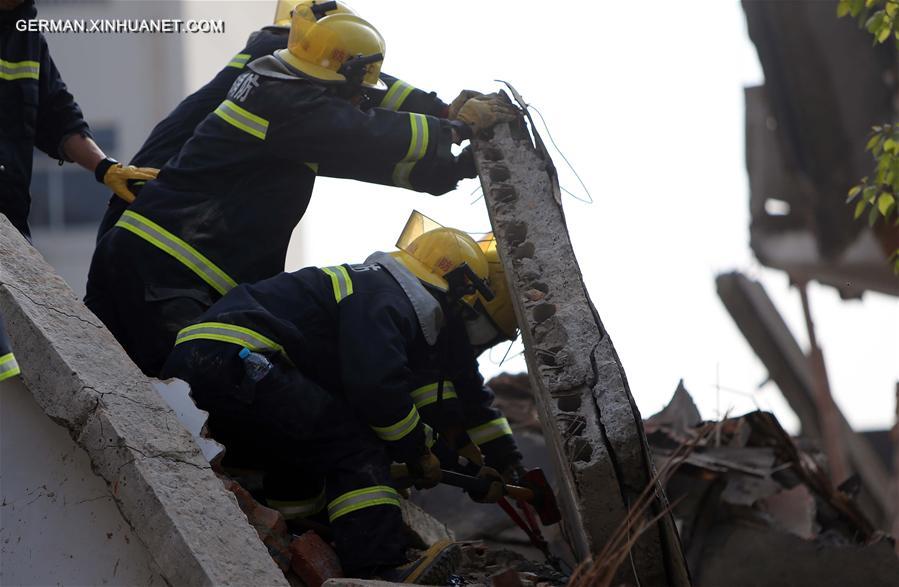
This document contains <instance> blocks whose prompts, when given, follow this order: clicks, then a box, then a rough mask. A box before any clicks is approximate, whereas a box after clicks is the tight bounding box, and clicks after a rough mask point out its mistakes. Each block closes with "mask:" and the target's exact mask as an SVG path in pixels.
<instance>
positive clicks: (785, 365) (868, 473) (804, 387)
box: [715, 272, 892, 523]
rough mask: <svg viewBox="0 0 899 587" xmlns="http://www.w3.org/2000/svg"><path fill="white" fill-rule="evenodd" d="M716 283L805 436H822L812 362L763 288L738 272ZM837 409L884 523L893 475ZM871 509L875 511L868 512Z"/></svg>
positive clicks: (855, 464)
mask: <svg viewBox="0 0 899 587" xmlns="http://www.w3.org/2000/svg"><path fill="white" fill-rule="evenodd" d="M715 283H716V285H717V288H718V297H720V298H721V301H722V302H723V303H724V306H725V307H726V308H727V311H728V312H729V313H730V315H731V317H732V318H733V319H734V322H736V323H737V327H738V328H739V329H740V332H742V333H743V336H744V337H745V338H746V340H747V342H749V346H751V347H752V350H753V351H754V352H755V354H756V356H758V358H759V359H760V360H761V361H762V363H763V364H764V365H765V368H766V369H767V370H768V375H769V377H770V378H771V379H772V380H773V381H774V383H776V384H777V386H778V388H780V391H781V393H782V394H783V395H784V397H785V398H786V400H787V402H788V403H789V404H790V408H792V410H793V411H794V412H795V413H796V415H797V416H798V417H799V422H800V424H801V426H802V435H803V436H807V437H809V438H812V439H820V437H821V424H820V421H819V414H818V410H817V407H816V405H815V400H814V393H815V392H814V389H815V387H814V386H815V380H814V376H813V374H812V370H811V366H810V365H809V362H808V360H807V358H806V356H805V353H803V352H802V349H801V348H800V346H799V343H798V342H796V339H795V338H793V334H792V333H791V332H790V329H789V327H788V326H787V324H786V322H784V320H783V318H782V317H781V315H780V313H779V312H778V311H777V308H776V307H775V306H774V303H773V302H772V301H771V298H770V297H768V294H767V292H766V291H765V288H764V287H762V284H760V283H758V282H757V281H753V280H751V279H749V278H748V277H746V276H745V275H742V274H741V273H738V272H732V273H722V274H721V275H719V276H718V277H717V278H716V279H715ZM834 409H836V410H837V415H838V420H839V424H840V430H841V442H842V443H843V446H844V447H845V449H846V453H847V455H848V457H849V462H850V465H851V468H852V469H854V470H855V471H856V472H857V473H858V474H859V476H860V477H861V479H862V483H863V485H864V489H865V490H866V493H867V495H868V496H870V499H871V500H872V501H871V507H870V508H868V509H869V511H868V514H869V515H870V516H871V518H872V519H873V520H875V522H877V523H880V522H882V521H883V520H884V517H885V515H886V512H887V511H889V510H890V507H891V503H892V502H891V500H890V495H889V489H888V488H889V475H888V474H887V471H886V469H885V468H884V466H883V463H882V462H881V461H880V459H879V457H878V456H877V453H876V452H875V451H874V449H873V448H872V447H871V445H870V443H868V441H867V440H865V439H864V438H863V437H861V436H860V435H858V434H856V433H855V431H853V430H852V427H851V426H849V422H847V421H846V418H845V416H843V414H842V412H840V411H839V408H838V407H837V406H834ZM872 508H873V509H874V511H870V510H871V509H872Z"/></svg>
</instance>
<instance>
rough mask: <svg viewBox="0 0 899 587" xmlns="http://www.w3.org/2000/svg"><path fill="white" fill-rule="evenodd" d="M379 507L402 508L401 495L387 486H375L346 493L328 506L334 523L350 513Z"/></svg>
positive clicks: (329, 515) (329, 516)
mask: <svg viewBox="0 0 899 587" xmlns="http://www.w3.org/2000/svg"><path fill="white" fill-rule="evenodd" d="M377 505H393V506H396V507H400V494H399V493H397V492H396V490H395V489H394V488H393V487H388V486H387V485H375V486H373V487H366V488H364V489H357V490H355V491H350V492H347V493H344V494H342V495H340V496H338V497H337V498H335V499H333V500H332V501H331V503H329V504H328V519H329V520H331V521H332V522H333V521H334V520H336V519H337V518H339V517H341V516H345V515H347V514H349V513H350V512H355V511H357V510H361V509H363V508H370V507H374V506H377Z"/></svg>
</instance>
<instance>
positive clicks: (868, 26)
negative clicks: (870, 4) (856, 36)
mask: <svg viewBox="0 0 899 587" xmlns="http://www.w3.org/2000/svg"><path fill="white" fill-rule="evenodd" d="M883 17H884V12H883V10H878V11H877V12H875V13H874V14H872V15H871V18H869V19H868V20H867V22H865V30H866V31H868V32H869V33H874V32H875V31H877V30H880V27H881V25H883Z"/></svg>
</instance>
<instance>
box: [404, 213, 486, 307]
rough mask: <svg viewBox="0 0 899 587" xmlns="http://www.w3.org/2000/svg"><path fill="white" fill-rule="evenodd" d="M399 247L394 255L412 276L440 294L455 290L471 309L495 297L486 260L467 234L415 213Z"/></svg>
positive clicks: (406, 227) (405, 229)
mask: <svg viewBox="0 0 899 587" xmlns="http://www.w3.org/2000/svg"><path fill="white" fill-rule="evenodd" d="M396 246H397V248H398V249H399V250H398V251H395V252H393V253H391V255H393V257H394V258H395V259H396V260H397V261H399V262H400V263H401V264H402V265H403V266H404V267H405V268H406V269H408V270H409V271H410V272H411V273H412V274H413V275H415V276H416V277H417V278H418V279H420V280H421V281H424V282H425V283H427V284H429V285H431V286H433V287H435V288H436V289H438V290H439V291H443V292H451V290H453V291H452V293H453V294H454V295H458V297H460V298H461V299H462V301H464V302H465V303H466V305H468V306H469V307H470V308H472V309H473V308H474V306H475V303H476V301H477V300H478V297H479V296H485V297H489V298H492V297H493V295H492V292H491V291H490V289H489V287H488V286H487V278H488V275H489V273H490V268H489V265H488V263H487V257H486V256H484V252H483V251H482V250H481V248H480V247H479V246H478V243H476V242H475V240H474V239H473V238H471V236H469V235H468V234H467V233H465V232H463V231H461V230H457V229H455V228H447V227H445V226H441V225H440V224H439V223H438V222H435V221H434V220H431V219H430V218H428V217H427V216H425V215H424V214H421V213H420V212H412V215H411V216H410V217H409V220H408V221H407V222H406V226H405V228H404V229H403V233H402V234H401V235H400V238H399V240H398V241H397V243H396Z"/></svg>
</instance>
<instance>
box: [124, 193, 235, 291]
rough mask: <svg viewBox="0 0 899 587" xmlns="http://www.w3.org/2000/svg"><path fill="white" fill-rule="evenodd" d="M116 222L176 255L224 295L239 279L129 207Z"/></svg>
mask: <svg viewBox="0 0 899 587" xmlns="http://www.w3.org/2000/svg"><path fill="white" fill-rule="evenodd" d="M116 226H118V227H119V228H124V229H125V230H127V231H129V232H133V233H134V234H136V235H137V236H139V237H141V238H142V239H144V240H146V241H147V242H149V243H150V244H152V245H155V246H157V247H159V248H160V249H162V250H163V251H165V252H166V253H168V254H169V255H171V256H173V257H175V258H176V259H177V260H179V261H181V262H182V263H183V264H184V265H186V266H187V267H188V268H189V269H190V270H191V271H193V272H194V273H196V274H197V276H199V278H200V279H202V280H203V281H205V282H206V283H208V284H209V285H210V286H211V287H212V288H213V289H215V291H217V292H219V293H220V294H222V295H225V293H226V292H227V291H228V290H230V289H231V288H233V287H236V286H237V283H236V282H235V281H234V280H233V279H231V277H229V276H228V274H227V273H225V272H224V271H222V270H221V269H219V268H218V267H217V266H216V265H215V263H213V262H212V261H210V260H209V259H207V258H206V257H204V256H203V255H202V254H201V253H200V252H199V251H197V250H196V249H194V248H193V247H192V246H190V245H189V244H187V243H186V242H184V241H183V240H181V239H180V238H178V237H177V236H175V235H174V234H172V233H170V232H169V231H167V230H166V229H164V228H163V227H161V226H159V225H158V224H156V223H155V222H153V221H152V220H150V219H148V218H145V217H144V216H141V215H140V214H138V213H137V212H132V211H131V210H126V211H125V213H124V214H122V217H121V218H120V219H119V221H118V222H116Z"/></svg>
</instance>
